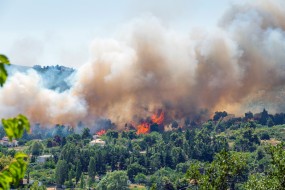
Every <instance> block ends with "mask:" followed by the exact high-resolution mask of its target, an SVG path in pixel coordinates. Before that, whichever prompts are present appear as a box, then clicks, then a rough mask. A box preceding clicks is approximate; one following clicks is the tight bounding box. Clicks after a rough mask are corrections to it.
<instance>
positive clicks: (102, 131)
mask: <svg viewBox="0 0 285 190" xmlns="http://www.w3.org/2000/svg"><path fill="white" fill-rule="evenodd" d="M106 132H107V131H106V130H105V129H102V130H100V131H98V132H97V133H96V135H99V136H102V135H104V134H105V133H106Z"/></svg>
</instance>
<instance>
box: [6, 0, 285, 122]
mask: <svg viewBox="0 0 285 190" xmlns="http://www.w3.org/2000/svg"><path fill="white" fill-rule="evenodd" d="M284 52H285V5H284V3H283V1H281V0H280V1H269V0H262V1H258V2H255V3H251V4H246V5H233V6H232V8H231V9H230V10H228V11H227V12H226V13H225V15H224V16H223V18H222V19H221V21H220V24H219V28H218V29H217V30H216V31H214V32H212V33H210V34H209V33H195V32H193V33H192V34H191V35H188V34H187V35H184V34H181V33H178V32H176V31H174V30H172V29H171V28H168V27H165V26H164V25H163V24H162V23H161V22H160V21H159V19H157V18H156V17H153V16H146V17H143V18H139V19H135V20H134V21H132V22H131V23H129V24H128V25H126V26H125V27H123V29H122V31H120V32H119V35H118V36H117V38H116V39H95V40H94V41H93V43H92V46H91V50H90V59H89V61H88V63H86V64H84V65H83V66H82V67H81V68H79V69H78V71H77V73H76V75H75V76H74V77H73V78H72V81H73V86H72V87H71V89H69V90H68V91H64V92H57V91H52V90H48V89H45V88H43V87H42V79H41V78H40V77H39V76H38V75H37V74H36V73H35V72H33V71H30V72H28V73H27V74H23V73H16V74H14V75H13V76H12V77H10V78H9V80H8V82H7V83H6V84H5V86H4V87H3V88H2V89H0V105H1V107H0V113H1V117H7V116H13V115H15V114H17V113H23V114H26V115H27V116H28V117H29V118H30V119H31V121H33V122H40V123H46V124H58V123H60V124H70V125H75V124H76V123H77V122H78V121H85V122H87V123H88V122H92V121H94V120H96V118H101V117H105V118H109V119H111V120H112V121H113V122H116V123H117V124H118V125H119V126H121V127H123V123H125V122H129V121H132V120H136V119H138V118H141V117H146V116H149V115H150V114H151V113H154V112H155V111H157V110H158V109H163V110H165V111H166V114H167V117H171V118H183V117H186V116H187V117H190V118H191V117H192V118H194V117H196V116H197V115H199V114H200V113H201V112H203V113H204V115H202V116H201V117H203V116H204V117H207V116H208V115H207V113H208V114H211V113H213V112H214V111H216V110H226V111H228V112H232V113H237V114H239V113H242V112H245V111H247V110H244V109H250V108H252V104H250V103H251V102H253V101H255V100H257V99H260V100H262V102H268V103H269V104H268V105H272V104H270V103H272V102H274V101H275V100H276V99H274V98H273V97H275V96H276V93H283V92H284V91H283V90H278V89H283V88H284V82H285V75H284V74H285V73H284V71H285V65H284V60H285V54H284ZM261 92H262V93H261ZM266 92H270V93H266ZM273 92H276V93H273ZM261 94H262V95H261ZM278 96H280V94H279V95H278ZM277 101H284V100H283V99H281V100H280V98H279V99H278V100H277ZM276 105H277V104H275V106H276ZM273 109H274V110H280V109H279V108H276V107H273ZM203 110H208V112H205V111H203ZM205 113H206V114H205Z"/></svg>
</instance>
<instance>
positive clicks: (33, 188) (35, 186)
mask: <svg viewBox="0 0 285 190" xmlns="http://www.w3.org/2000/svg"><path fill="white" fill-rule="evenodd" d="M46 189H47V188H46V186H44V185H39V182H38V181H35V182H34V183H33V185H32V186H31V187H30V190H46Z"/></svg>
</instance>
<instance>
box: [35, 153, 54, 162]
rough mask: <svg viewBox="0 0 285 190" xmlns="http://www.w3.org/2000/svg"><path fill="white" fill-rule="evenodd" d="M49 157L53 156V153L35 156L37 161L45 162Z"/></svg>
mask: <svg viewBox="0 0 285 190" xmlns="http://www.w3.org/2000/svg"><path fill="white" fill-rule="evenodd" d="M49 158H53V155H50V154H46V155H42V156H39V157H38V158H37V162H38V163H45V162H46V161H47V160H48V159H49Z"/></svg>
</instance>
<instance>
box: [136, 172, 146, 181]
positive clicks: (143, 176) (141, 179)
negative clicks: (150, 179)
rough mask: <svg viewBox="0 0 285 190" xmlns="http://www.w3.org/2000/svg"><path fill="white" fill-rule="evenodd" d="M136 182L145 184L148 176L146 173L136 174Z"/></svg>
mask: <svg viewBox="0 0 285 190" xmlns="http://www.w3.org/2000/svg"><path fill="white" fill-rule="evenodd" d="M135 182H136V183H138V184H143V183H146V182H147V177H146V175H144V174H143V173H139V174H138V175H136V177H135Z"/></svg>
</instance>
